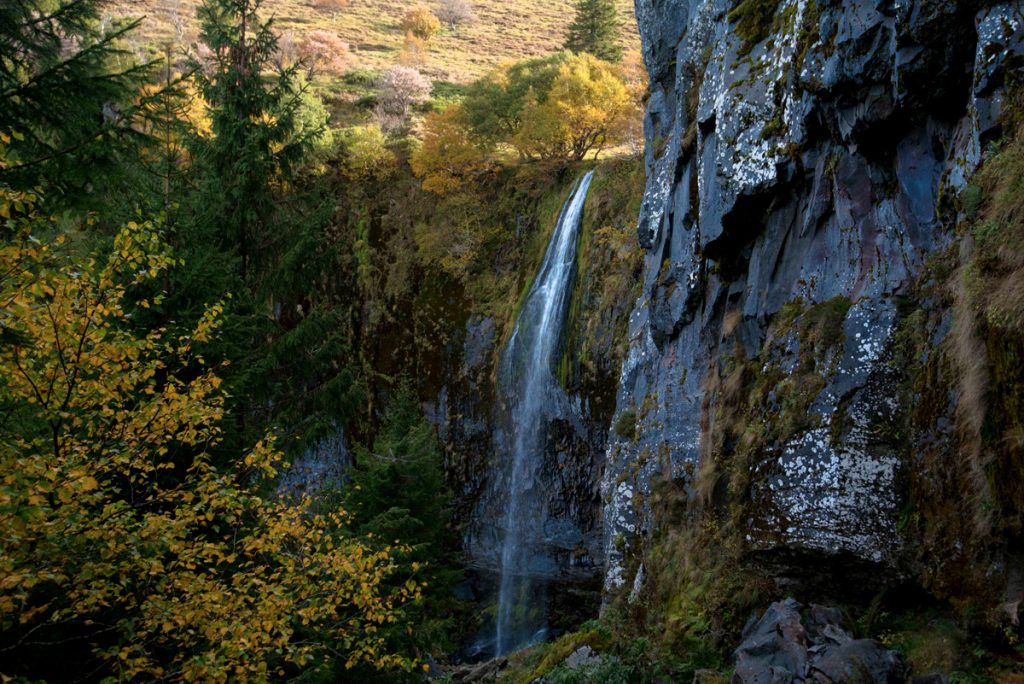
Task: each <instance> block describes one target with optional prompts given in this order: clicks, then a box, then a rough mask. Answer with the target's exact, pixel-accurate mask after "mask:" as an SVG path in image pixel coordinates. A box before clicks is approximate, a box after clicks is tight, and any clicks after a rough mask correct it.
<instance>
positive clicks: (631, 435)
mask: <svg viewBox="0 0 1024 684" xmlns="http://www.w3.org/2000/svg"><path fill="white" fill-rule="evenodd" d="M615 434H617V435H618V436H619V437H621V438H622V439H628V440H630V441H634V440H636V436H637V435H636V411H634V410H633V409H626V410H625V411H623V412H622V413H620V414H619V417H618V418H617V419H616V420H615Z"/></svg>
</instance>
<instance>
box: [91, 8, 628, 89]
mask: <svg viewBox="0 0 1024 684" xmlns="http://www.w3.org/2000/svg"><path fill="white" fill-rule="evenodd" d="M198 4H199V3H198V0H113V2H111V3H110V5H109V8H110V10H111V11H112V13H113V14H114V15H117V16H121V17H133V18H137V17H140V16H141V17H145V19H144V21H143V25H142V26H141V27H140V30H139V31H138V32H137V34H136V35H135V38H134V41H135V43H136V44H137V45H138V46H139V47H146V46H152V45H154V44H156V43H160V42H163V41H165V40H166V39H167V38H168V37H172V36H174V35H175V33H176V28H175V27H176V26H180V27H181V28H182V32H183V33H184V37H185V42H188V43H190V42H192V41H193V40H194V35H195V19H194V17H195V8H196V6H197V5H198ZM328 4H329V3H327V2H323V1H322V0H267V2H265V3H264V6H263V7H264V10H263V11H264V13H265V14H268V15H272V16H274V18H275V23H276V25H277V27H278V29H279V30H280V31H281V32H282V33H284V34H287V33H289V32H293V33H297V34H301V33H302V32H303V31H309V30H314V29H322V30H329V31H334V32H336V33H337V34H338V35H339V36H340V37H341V38H342V39H343V40H345V41H346V42H348V44H349V45H350V46H351V49H352V53H353V60H352V61H353V65H354V66H356V67H358V68H364V69H378V68H381V67H384V66H387V65H389V64H392V63H394V62H395V61H396V60H397V59H398V56H399V54H400V52H401V50H402V47H403V44H404V39H405V37H404V35H403V33H402V30H401V29H400V27H399V24H400V23H401V18H402V16H403V15H404V14H405V12H407V11H408V10H409V9H410V8H412V7H415V6H416V5H418V4H422V3H418V2H414V1H412V0H403V1H402V2H389V1H388V0H351V2H349V3H348V6H347V7H345V8H344V9H341V10H331V9H328V8H326V6H327V5H328ZM433 4H434V5H436V4H437V3H433ZM572 4H573V3H572V2H571V0H513V1H509V2H495V1H488V2H476V3H474V9H475V12H476V15H477V20H476V21H475V22H474V23H472V24H470V25H466V26H462V27H460V28H458V29H456V30H444V31H443V32H442V33H441V34H440V35H439V36H437V37H436V38H434V40H433V41H431V43H430V46H429V48H428V54H427V55H426V59H425V62H424V64H423V66H422V71H423V72H424V73H426V74H427V75H428V76H430V77H431V78H433V79H434V80H439V81H451V82H454V83H468V82H470V81H472V80H474V79H475V78H476V77H478V76H480V75H481V74H483V73H485V72H487V71H489V70H490V69H492V68H494V67H496V66H497V65H499V64H502V63H504V62H507V61H512V60H519V59H523V58H525V57H533V56H537V55H543V54H547V53H549V52H552V51H555V50H558V49H560V48H561V47H562V43H563V40H564V36H565V31H566V28H567V27H568V25H569V23H570V22H571V20H572V16H573V12H572ZM618 4H619V9H620V16H621V17H622V20H623V45H624V46H625V47H627V48H631V47H639V41H640V38H639V33H638V32H637V28H636V21H635V19H634V18H633V3H632V1H631V0H618Z"/></svg>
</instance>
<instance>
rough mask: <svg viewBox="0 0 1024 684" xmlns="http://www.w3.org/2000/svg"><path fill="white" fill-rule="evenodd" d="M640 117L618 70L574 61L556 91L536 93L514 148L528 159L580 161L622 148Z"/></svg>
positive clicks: (586, 58) (582, 57)
mask: <svg viewBox="0 0 1024 684" xmlns="http://www.w3.org/2000/svg"><path fill="white" fill-rule="evenodd" d="M636 114H637V108H636V102H635V98H634V97H633V96H632V95H631V94H630V91H629V88H628V87H627V86H626V83H625V81H624V80H623V78H622V75H621V74H620V72H619V69H618V67H616V66H615V65H613V64H609V63H608V62H604V61H601V60H600V59H598V58H597V57H594V56H593V55H589V54H585V53H584V54H578V55H570V56H568V57H567V58H566V59H565V61H564V62H563V63H562V64H561V65H560V66H559V68H558V75H557V76H556V77H555V79H554V81H553V82H552V84H551V89H550V90H549V91H548V92H547V93H538V92H534V93H533V94H532V99H530V100H529V101H528V102H527V103H526V106H525V108H524V109H523V114H522V124H521V125H520V126H519V128H518V132H517V133H516V135H515V138H514V140H513V144H514V145H515V147H516V148H517V149H518V150H519V151H520V153H521V154H523V155H525V156H527V157H540V158H541V159H561V158H570V159H575V160H577V161H578V160H581V159H583V158H584V157H586V156H587V154H589V153H590V152H591V151H593V152H594V153H595V154H600V153H601V151H602V150H603V149H605V148H606V147H608V146H611V145H615V144H618V143H619V142H621V141H622V140H623V138H624V135H625V133H626V131H627V130H628V127H629V123H630V121H631V120H632V119H633V118H634V117H636Z"/></svg>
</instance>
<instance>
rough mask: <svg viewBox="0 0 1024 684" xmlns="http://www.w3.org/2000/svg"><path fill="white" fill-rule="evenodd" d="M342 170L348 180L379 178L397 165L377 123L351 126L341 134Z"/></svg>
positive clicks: (393, 169) (391, 172) (383, 176)
mask: <svg viewBox="0 0 1024 684" xmlns="http://www.w3.org/2000/svg"><path fill="white" fill-rule="evenodd" d="M341 148H342V152H343V157H342V173H343V174H344V175H345V177H346V178H348V179H349V180H351V181H368V180H382V179H385V178H388V177H389V176H391V175H392V174H393V173H394V171H395V170H396V168H397V160H396V159H395V154H394V152H392V151H391V150H389V149H388V147H387V138H386V136H385V135H384V132H383V131H382V130H381V128H380V126H379V125H377V124H367V125H366V126H352V127H349V128H346V129H345V130H344V132H343V133H342V134H341Z"/></svg>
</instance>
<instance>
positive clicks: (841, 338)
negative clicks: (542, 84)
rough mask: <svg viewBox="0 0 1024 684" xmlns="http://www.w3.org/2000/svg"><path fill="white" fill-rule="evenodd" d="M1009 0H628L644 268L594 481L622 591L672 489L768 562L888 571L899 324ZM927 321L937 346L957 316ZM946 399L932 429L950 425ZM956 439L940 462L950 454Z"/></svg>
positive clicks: (973, 116) (1007, 70) (999, 63)
mask: <svg viewBox="0 0 1024 684" xmlns="http://www.w3.org/2000/svg"><path fill="white" fill-rule="evenodd" d="M1022 11H1024V10H1022V4H1021V3H1019V2H1014V3H994V2H956V1H952V0H930V1H927V0H920V1H919V0H897V1H879V0H854V1H850V2H838V1H835V0H742V1H741V2H737V1H736V0H690V1H689V2H686V1H683V0H637V2H636V14H637V18H638V21H639V25H640V31H641V34H642V38H643V48H644V58H645V61H646V64H647V66H648V69H649V72H650V75H651V80H652V86H651V88H652V93H651V98H650V102H649V106H648V111H647V116H646V122H645V126H646V134H647V140H648V147H647V159H646V162H647V167H648V180H647V188H646V192H645V196H644V201H643V206H642V209H641V215H640V219H639V227H638V232H639V239H640V243H641V245H642V246H643V247H644V249H645V250H646V263H645V268H644V273H643V279H644V281H643V291H642V294H641V296H640V298H639V299H638V301H637V303H636V306H635V310H634V312H633V314H632V317H631V319H630V331H629V334H630V349H629V352H628V356H627V359H626V361H625V363H624V365H623V368H622V373H621V378H620V384H619V388H618V397H617V409H616V420H615V421H614V424H615V426H616V428H615V429H613V430H612V431H611V436H610V438H609V446H608V450H607V464H606V468H605V473H604V477H603V483H602V493H603V502H604V528H605V530H604V531H605V539H606V579H605V586H606V590H607V591H609V592H612V593H615V592H617V591H618V590H619V589H620V588H622V587H624V586H625V587H628V586H629V585H631V584H634V578H635V577H636V576H637V574H638V572H639V571H640V559H641V556H642V554H641V553H640V549H641V548H642V546H643V540H644V539H645V538H647V537H648V535H650V533H651V532H652V528H653V527H654V526H656V525H657V522H656V521H655V520H652V505H651V501H652V497H654V496H655V495H656V491H657V488H658V486H659V484H660V483H666V482H668V483H671V484H672V485H673V486H674V487H676V488H678V489H679V490H681V491H683V492H685V497H686V499H687V501H688V505H689V507H690V510H691V511H703V512H711V511H714V512H716V513H717V514H718V519H719V520H726V519H728V520H731V521H732V523H733V527H734V529H735V530H738V536H739V541H740V543H741V544H742V545H743V548H744V551H745V552H746V553H748V554H752V555H756V556H757V557H759V558H761V559H762V560H764V561H766V562H767V563H768V565H769V566H770V567H772V568H774V570H773V572H774V573H775V574H776V575H777V576H778V577H782V576H792V575H794V574H797V572H796V567H797V566H799V565H800V564H801V563H803V562H805V561H806V560H807V559H817V560H820V559H825V560H826V561H827V560H828V559H837V560H838V559H842V562H843V563H844V564H845V565H846V566H847V567H857V568H861V569H863V570H865V571H866V573H865V576H868V577H876V578H878V579H880V580H881V579H884V578H886V577H891V576H893V575H895V574H899V573H901V572H904V571H905V567H906V566H905V563H902V561H901V558H902V556H903V555H905V554H904V548H903V544H902V542H901V529H902V526H903V525H904V524H905V521H901V516H902V515H904V513H905V512H906V511H907V510H908V505H909V504H912V503H914V502H909V503H908V497H910V496H915V495H916V494H912V493H911V491H910V487H909V486H908V485H907V483H908V482H910V481H913V480H914V479H915V477H916V478H920V464H919V463H917V462H916V461H915V460H914V457H913V455H914V454H915V453H918V452H919V450H918V449H917V446H918V442H920V441H921V440H924V439H925V437H924V432H925V428H926V427H928V426H919V427H921V431H920V432H915V433H913V434H908V433H907V431H906V430H904V429H903V426H904V425H905V424H906V423H905V420H904V419H905V416H906V414H907V411H908V410H909V409H911V408H912V407H911V406H908V405H907V404H908V403H911V404H912V403H913V402H914V401H915V395H914V392H913V391H909V392H908V391H907V387H906V383H907V373H906V368H905V367H904V365H905V364H904V362H903V361H901V359H902V358H903V357H902V356H901V355H900V353H899V349H900V340H901V335H902V331H906V329H907V327H908V325H916V324H915V323H914V322H913V321H915V320H917V319H913V320H912V319H910V316H911V315H912V313H913V312H914V311H920V309H921V300H920V297H919V289H918V283H919V281H920V276H921V274H922V273H923V272H924V269H925V267H926V265H927V264H928V263H929V261H930V259H932V257H933V255H935V254H937V253H940V252H942V251H943V250H946V249H947V248H949V247H950V246H951V245H953V244H954V243H955V242H956V237H955V235H954V233H953V230H952V225H953V224H955V222H956V219H957V217H958V211H959V207H960V204H959V199H958V198H959V196H960V195H961V193H962V192H963V191H964V189H965V188H966V187H967V185H968V182H969V179H970V176H971V174H972V173H973V171H974V170H975V169H976V168H977V167H978V165H979V164H980V163H981V161H982V159H983V156H984V149H985V147H986V145H988V144H989V142H990V141H992V140H993V139H995V138H997V137H998V135H999V134H1000V113H1001V109H1002V107H1003V101H1004V97H1005V91H1006V83H1007V81H1008V79H1009V78H1010V77H1011V76H1013V75H1014V74H1015V73H1016V67H1017V65H1018V63H1019V59H1020V57H1021V55H1024V14H1022ZM960 216H962V214H960ZM908 301H913V302H914V303H915V304H914V306H908V305H907V302H908ZM929 320H931V322H930V323H928V324H923V323H922V324H921V327H922V328H924V329H923V330H921V331H918V332H920V333H921V334H922V335H923V336H924V337H926V338H927V339H928V341H929V344H930V345H938V344H939V343H941V342H942V341H943V338H944V337H945V335H946V331H947V330H948V329H949V327H950V325H951V320H952V316H951V313H950V312H949V311H944V312H943V311H940V312H939V313H938V314H937V315H935V316H932V317H931V319H929ZM929 344H926V345H924V347H925V348H924V351H922V352H921V353H923V354H927V353H928V351H927V348H928V347H929ZM916 360H919V359H915V361H916ZM946 394H947V399H946V405H944V406H941V407H940V408H939V409H938V410H936V412H935V415H933V416H931V417H930V418H929V420H930V421H931V423H930V427H931V428H935V429H934V430H931V433H932V438H934V437H935V434H938V433H941V427H942V425H944V424H945V425H947V426H948V424H950V423H951V422H953V421H954V420H955V417H954V414H955V413H956V411H957V406H956V404H957V401H958V394H957V392H956V389H955V387H954V388H951V389H949V391H948V392H947V393H946ZM936 426H938V427H936ZM936 430H938V432H936ZM951 449H952V450H951ZM951 449H947V450H946V452H945V454H944V456H943V458H946V459H947V460H946V461H945V462H943V463H942V464H941V466H940V468H951V469H956V468H958V467H966V466H961V465H960V464H959V460H960V459H959V458H958V455H957V454H956V453H955V448H951ZM946 494H947V495H948V494H949V492H946ZM966 495H967V493H965V496H966ZM917 503H920V502H917ZM691 519H692V518H691ZM639 583H640V582H639V581H637V582H636V584H637V585H639Z"/></svg>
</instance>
